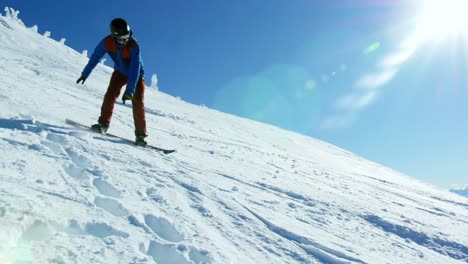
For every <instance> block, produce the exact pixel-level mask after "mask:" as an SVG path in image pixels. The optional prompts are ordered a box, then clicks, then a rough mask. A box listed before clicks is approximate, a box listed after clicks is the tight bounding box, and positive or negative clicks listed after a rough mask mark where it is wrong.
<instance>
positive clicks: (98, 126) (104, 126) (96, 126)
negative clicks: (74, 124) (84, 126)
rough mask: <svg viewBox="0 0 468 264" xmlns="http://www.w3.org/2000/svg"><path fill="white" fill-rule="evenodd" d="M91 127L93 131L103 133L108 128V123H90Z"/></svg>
mask: <svg viewBox="0 0 468 264" xmlns="http://www.w3.org/2000/svg"><path fill="white" fill-rule="evenodd" d="M91 129H92V130H93V131H95V132H98V133H101V134H105V133H106V132H107V129H109V125H108V124H104V123H97V124H94V125H92V126H91Z"/></svg>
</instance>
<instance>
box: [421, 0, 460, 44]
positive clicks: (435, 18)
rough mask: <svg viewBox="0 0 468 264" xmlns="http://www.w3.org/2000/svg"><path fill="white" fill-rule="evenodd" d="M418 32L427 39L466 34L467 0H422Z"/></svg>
mask: <svg viewBox="0 0 468 264" xmlns="http://www.w3.org/2000/svg"><path fill="white" fill-rule="evenodd" d="M421 9H422V11H421V14H420V15H419V17H418V33H420V34H421V35H424V36H425V38H428V39H436V38H445V37H453V36H459V35H468V15H467V14H466V12H467V10H468V0H424V1H423V2H422V7H421Z"/></svg>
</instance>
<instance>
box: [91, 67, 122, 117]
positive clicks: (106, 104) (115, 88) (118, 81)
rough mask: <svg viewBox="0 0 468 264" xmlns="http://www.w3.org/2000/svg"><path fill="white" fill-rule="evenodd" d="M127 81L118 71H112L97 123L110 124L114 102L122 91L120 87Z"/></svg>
mask: <svg viewBox="0 0 468 264" xmlns="http://www.w3.org/2000/svg"><path fill="white" fill-rule="evenodd" d="M127 79H128V78H127V76H125V75H123V74H121V73H120V72H118V71H114V72H113V73H112V76H111V79H110V81H109V87H108V88H107V92H106V95H105V96H104V101H103V102H102V106H101V116H100V117H99V119H98V122H99V123H101V124H106V125H109V124H110V122H111V119H112V112H113V111H114V105H115V102H117V98H118V97H119V94H120V90H122V87H123V86H124V85H125V84H126V83H127Z"/></svg>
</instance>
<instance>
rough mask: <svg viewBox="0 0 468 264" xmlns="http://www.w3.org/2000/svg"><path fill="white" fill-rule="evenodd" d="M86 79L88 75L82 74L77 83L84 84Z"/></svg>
mask: <svg viewBox="0 0 468 264" xmlns="http://www.w3.org/2000/svg"><path fill="white" fill-rule="evenodd" d="M85 81H86V77H84V76H81V77H80V78H78V80H76V83H80V82H81V84H84V82H85Z"/></svg>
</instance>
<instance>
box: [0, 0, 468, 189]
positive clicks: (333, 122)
mask: <svg viewBox="0 0 468 264" xmlns="http://www.w3.org/2000/svg"><path fill="white" fill-rule="evenodd" d="M453 1H457V0H453ZM429 2H430V1H429ZM448 2H450V0H448ZM422 3H428V1H422ZM2 4H3V5H4V6H10V7H13V8H15V9H17V10H20V12H21V13H20V15H19V17H20V19H22V20H23V22H24V23H25V24H26V25H27V26H29V27H30V26H33V25H38V27H39V33H43V32H44V31H46V30H47V31H50V32H52V35H51V37H52V38H54V39H56V40H60V39H61V38H66V44H67V45H68V46H70V47H72V48H74V49H76V50H77V51H79V52H81V51H83V50H88V51H89V52H90V53H91V52H92V50H93V49H94V47H95V45H96V44H97V43H98V41H99V40H101V39H102V38H103V37H104V36H105V35H106V34H108V24H109V22H110V20H112V19H113V18H115V17H122V18H125V19H126V20H127V21H128V22H129V24H130V26H131V28H132V30H133V31H134V36H135V37H136V38H137V39H138V41H139V42H140V44H141V46H142V55H143V60H144V62H145V69H146V74H147V79H150V76H151V75H152V74H153V73H157V75H158V79H159V83H158V86H159V88H160V90H161V91H163V92H166V93H168V94H171V95H174V96H180V97H181V98H182V99H183V100H185V101H188V102H190V103H194V104H204V105H206V106H208V107H210V108H214V109H218V110H221V111H225V112H229V113H232V114H235V115H239V116H243V117H248V118H251V119H255V120H259V121H262V122H267V123H271V124H274V125H277V126H280V127H283V128H286V129H289V130H294V131H297V132H300V133H303V134H306V135H310V136H312V137H314V138H318V139H321V140H324V141H327V142H330V143H333V144H335V145H338V146H340V147H342V148H345V149H347V150H350V151H352V152H354V153H356V154H358V155H361V156H364V157H366V158H368V159H370V160H373V161H376V162H379V163H382V164H384V165H387V166H390V167H392V168H394V169H396V170H399V171H402V172H404V173H406V174H409V175H410V176H413V177H416V178H419V179H422V180H424V181H427V182H430V183H433V184H435V185H438V186H441V187H444V188H446V187H450V186H451V185H452V184H457V185H459V186H462V185H464V184H468V162H467V161H468V118H467V113H468V87H467V83H466V77H465V76H466V74H465V72H466V69H465V61H466V60H465V58H467V53H466V47H467V43H466V42H464V40H463V39H462V38H461V37H459V34H458V33H466V31H465V32H462V31H463V30H464V29H462V28H460V29H458V28H457V29H456V31H457V32H455V33H453V32H452V33H453V34H452V35H450V36H447V35H444V34H445V33H446V32H447V30H446V28H445V27H450V28H456V27H455V26H454V24H456V23H457V21H455V22H453V21H451V20H450V19H448V18H453V17H455V18H457V19H462V18H461V17H462V16H461V15H460V16H459V17H457V16H455V14H454V12H456V10H459V9H462V8H461V7H458V8H455V9H453V10H448V11H444V12H448V15H446V16H445V17H444V16H439V17H438V14H434V13H430V11H431V10H429V9H428V7H427V5H428V4H419V3H418V2H417V1H397V0H391V1H390V0H381V1H374V0H354V1H352V0H323V1H322V0H318V1H313V0H290V1H284V0H236V1H219V0H201V1H190V0H171V1H155V0H145V1H123V0H114V1H95V0H93V1H87V0H86V1H52V0H44V1H9V0H6V1H5V0H4V1H2ZM447 5H449V4H447ZM426 9H428V10H429V11H428V12H426V13H428V14H429V15H430V17H432V18H433V19H432V18H431V19H430V20H431V22H428V20H427V19H426V20H425V19H424V15H421V14H425V13H423V12H422V10H426ZM442 9H443V8H441V7H439V6H437V7H436V8H434V9H433V10H437V12H439V10H442ZM433 10H432V12H434V11H433ZM2 11H3V10H2ZM2 13H3V12H2ZM432 20H435V22H438V24H437V25H436V24H434V21H432ZM441 21H449V22H450V23H452V24H448V22H447V23H445V22H444V23H445V24H443V23H442V22H441ZM465 22H468V21H465ZM431 23H432V24H431ZM458 23H459V24H462V23H460V21H458ZM465 24H466V23H465ZM440 25H442V26H440ZM439 26H440V27H442V28H441V29H440V28H439ZM436 29H439V31H436ZM79 74H80V73H79V72H77V73H76V76H77V77H79ZM70 85H74V84H70ZM104 89H105V87H103V90H104Z"/></svg>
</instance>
